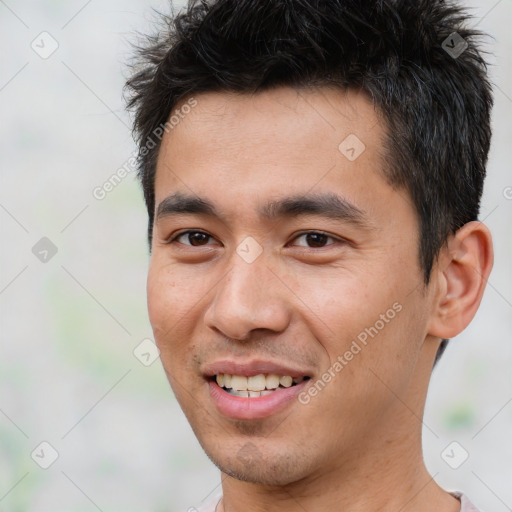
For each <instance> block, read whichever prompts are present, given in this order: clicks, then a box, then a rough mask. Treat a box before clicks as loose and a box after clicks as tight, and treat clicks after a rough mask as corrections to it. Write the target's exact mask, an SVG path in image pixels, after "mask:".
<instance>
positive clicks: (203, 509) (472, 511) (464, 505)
mask: <svg viewBox="0 0 512 512" xmlns="http://www.w3.org/2000/svg"><path fill="white" fill-rule="evenodd" d="M450 494H452V495H453V496H455V498H457V499H458V500H460V512H480V511H479V510H478V509H477V508H476V507H475V506H474V505H473V503H471V502H470V501H469V499H468V498H467V496H466V495H464V494H462V493H460V492H451V493H450ZM221 497H222V491H221V492H218V493H217V494H216V495H215V496H214V497H213V498H209V499H208V501H207V502H206V503H204V504H203V505H201V506H200V507H199V508H189V509H188V510H189V511H193V512H196V511H197V512H215V507H216V506H217V503H219V500H220V498H221Z"/></svg>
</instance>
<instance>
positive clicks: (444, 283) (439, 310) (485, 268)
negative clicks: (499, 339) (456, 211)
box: [429, 221, 494, 338]
mask: <svg viewBox="0 0 512 512" xmlns="http://www.w3.org/2000/svg"><path fill="white" fill-rule="evenodd" d="M493 261H494V253H493V246H492V236H491V233H490V231H489V229H488V228H487V226H485V224H482V223H481V222H478V221H472V222H468V223H467V224H465V225H464V226H462V227H461V228H460V229H459V230H458V231H457V232H456V233H455V235H453V236H451V237H450V238H449V239H448V241H447V243H446V245H445V246H444V247H443V249H442V254H441V255H440V257H439V267H438V270H437V271H438V275H437V279H438V281H437V285H438V290H437V294H436V298H435V303H434V304H433V310H432V317H431V321H430V328H429V334H430V335H432V336H435V337H439V338H453V337H454V336H456V335H457V334H459V333H461V332H462V331H463V330H464V329H465V328H466V327H467V326H468V325H469V323H470V322H471V320H472V319H473V317H474V316H475V314H476V311H477V310H478V307H479V305H480V302H481V300H482V297H483V294H484V290H485V286H486V284H487V279H488V278H489V274H490V273H491V269H492V266H493Z"/></svg>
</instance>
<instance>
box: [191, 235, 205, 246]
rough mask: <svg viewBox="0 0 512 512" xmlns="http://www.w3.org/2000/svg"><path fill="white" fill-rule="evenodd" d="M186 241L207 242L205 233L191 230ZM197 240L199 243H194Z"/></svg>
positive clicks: (192, 243)
mask: <svg viewBox="0 0 512 512" xmlns="http://www.w3.org/2000/svg"><path fill="white" fill-rule="evenodd" d="M188 241H189V242H190V244H191V245H194V246H197V245H204V244H202V243H201V242H208V235H207V234H206V233H200V232H199V231H193V232H191V233H189V234H188ZM194 242H199V243H194Z"/></svg>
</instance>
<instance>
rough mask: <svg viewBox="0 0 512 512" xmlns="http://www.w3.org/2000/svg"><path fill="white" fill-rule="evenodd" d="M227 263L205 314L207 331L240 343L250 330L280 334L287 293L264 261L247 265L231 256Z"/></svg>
mask: <svg viewBox="0 0 512 512" xmlns="http://www.w3.org/2000/svg"><path fill="white" fill-rule="evenodd" d="M231 263H232V264H231V266H230V269H229V271H228V273H227V274H226V275H225V276H224V278H222V279H221V280H220V282H219V283H218V285H217V287H216V293H215V295H214V297H213V300H212V302H211V303H210V305H209V306H208V309H207V310H206V312H205V317H204V321H205V324H206V325H207V327H209V328H210V329H213V330H216V331H220V332H221V333H222V334H223V335H224V336H226V337H228V338H232V339H237V340H241V341H243V340H246V339H247V338H248V337H249V335H250V332H251V331H252V330H254V329H269V330H271V331H274V332H282V331H284V330H285V329H286V327H287V326H288V324H289V322H290V303H289V301H287V299H286V295H287V293H289V291H288V290H287V288H286V286H285V285H284V284H283V283H282V282H281V280H280V279H279V278H278V277H277V275H275V274H274V271H272V270H271V269H270V268H269V267H268V266H267V265H266V262H265V259H264V258H263V257H261V256H260V257H259V258H258V259H257V260H256V261H254V262H252V263H247V262H246V261H244V260H243V259H242V258H240V257H239V256H238V254H234V255H233V258H232V262H231Z"/></svg>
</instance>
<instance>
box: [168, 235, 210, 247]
mask: <svg viewBox="0 0 512 512" xmlns="http://www.w3.org/2000/svg"><path fill="white" fill-rule="evenodd" d="M209 238H211V236H210V235H208V234H206V233H203V232H202V231H185V232H184V233H180V234H179V235H178V236H176V237H175V238H173V240H172V242H174V241H179V242H180V243H182V244H183V245H191V246H192V247H198V246H201V245H207V242H208V239H209ZM180 239H184V240H186V241H187V242H183V241H181V240H180Z"/></svg>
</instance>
